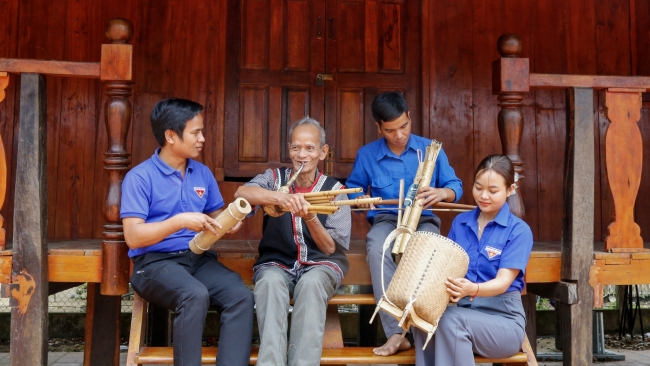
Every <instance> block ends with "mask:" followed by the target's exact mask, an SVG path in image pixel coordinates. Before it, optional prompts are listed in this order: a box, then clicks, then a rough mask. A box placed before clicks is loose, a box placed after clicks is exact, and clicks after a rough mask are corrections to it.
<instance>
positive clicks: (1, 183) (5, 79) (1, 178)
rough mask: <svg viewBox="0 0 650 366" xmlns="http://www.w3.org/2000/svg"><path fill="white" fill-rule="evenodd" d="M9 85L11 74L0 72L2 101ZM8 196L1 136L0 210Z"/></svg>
mask: <svg viewBox="0 0 650 366" xmlns="http://www.w3.org/2000/svg"><path fill="white" fill-rule="evenodd" d="M8 85H9V75H7V73H6V72H0V102H2V101H3V100H4V99H5V89H6V88H7V86H8ZM6 196H7V157H6V155H5V146H4V143H3V142H2V136H0V210H1V209H2V206H3V205H4V203H5V198H6ZM4 223H5V220H4V217H2V215H0V250H4V249H5V246H6V243H7V239H6V237H5V234H6V231H5V229H4Z"/></svg>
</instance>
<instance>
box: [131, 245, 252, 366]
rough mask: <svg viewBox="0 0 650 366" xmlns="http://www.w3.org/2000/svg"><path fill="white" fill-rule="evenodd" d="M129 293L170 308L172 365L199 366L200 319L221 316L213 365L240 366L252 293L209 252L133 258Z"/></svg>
mask: <svg viewBox="0 0 650 366" xmlns="http://www.w3.org/2000/svg"><path fill="white" fill-rule="evenodd" d="M131 285H132V286H133V289H134V290H135V291H136V292H137V293H138V294H139V295H140V296H141V297H142V298H143V299H145V300H147V301H149V302H152V303H155V304H158V305H160V306H163V307H165V308H167V309H170V310H173V311H174V312H175V313H176V318H175V319H174V331H173V332H174V334H173V341H174V365H176V366H179V365H182V366H198V365H201V345H202V339H201V338H202V336H203V326H204V323H205V317H206V315H207V312H208V308H209V307H210V306H214V307H216V308H217V309H218V310H219V311H220V312H221V332H220V336H219V353H218V355H217V365H218V366H245V365H248V361H249V359H250V349H251V342H252V335H253V306H254V301H253V293H252V292H251V291H250V290H249V289H248V288H247V287H246V286H245V285H244V283H243V282H242V279H241V277H239V275H238V274H236V273H234V272H232V271H231V270H229V269H228V268H226V267H225V266H224V265H223V264H221V263H219V262H218V261H217V256H216V255H215V254H214V253H211V252H205V253H203V254H201V255H196V254H194V253H192V252H191V251H184V252H180V253H178V252H176V253H147V254H145V255H142V256H139V257H136V258H134V259H133V275H132V276H131Z"/></svg>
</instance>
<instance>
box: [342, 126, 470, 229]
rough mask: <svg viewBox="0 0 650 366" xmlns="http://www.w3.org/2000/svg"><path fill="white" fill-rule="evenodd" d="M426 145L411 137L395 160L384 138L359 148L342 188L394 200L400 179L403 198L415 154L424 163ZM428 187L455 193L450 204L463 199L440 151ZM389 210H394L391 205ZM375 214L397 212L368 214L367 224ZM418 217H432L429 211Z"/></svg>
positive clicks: (427, 142) (415, 167)
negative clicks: (402, 183) (447, 189)
mask: <svg viewBox="0 0 650 366" xmlns="http://www.w3.org/2000/svg"><path fill="white" fill-rule="evenodd" d="M429 145H431V140H429V139H427V138H424V137H421V136H417V135H414V134H411V136H410V137H409V141H408V143H407V144H406V148H405V149H404V151H403V152H402V154H400V156H397V155H395V154H394V153H393V152H392V151H390V148H389V147H388V144H387V143H386V139H385V138H383V137H382V138H380V139H379V140H376V141H373V142H371V143H369V144H367V145H365V146H363V147H362V148H360V149H359V151H358V152H357V157H356V159H355V160H354V167H353V168H352V173H351V174H350V177H349V178H348V179H347V180H346V182H345V185H346V186H347V187H348V188H363V190H364V192H365V191H367V190H368V187H370V195H371V196H372V197H382V198H385V199H389V198H398V197H399V181H400V179H404V191H405V192H404V194H406V191H408V189H409V187H410V186H411V184H413V180H414V179H415V174H416V173H417V171H418V165H419V161H418V150H420V151H422V158H423V159H424V156H425V155H426V152H427V147H428V146H429ZM431 187H435V188H449V189H451V190H453V191H454V192H455V193H456V199H455V201H454V202H456V201H458V200H459V199H460V197H461V196H462V195H463V183H462V182H461V180H460V179H458V177H457V176H456V172H454V168H452V167H451V165H449V159H448V158H447V154H445V151H444V150H443V149H440V153H439V154H438V159H437V160H436V165H435V168H434V171H433V176H432V177H431ZM362 194H363V193H357V194H349V195H348V196H349V197H350V198H351V199H352V198H355V197H358V196H360V195H362ZM382 206H384V207H385V205H375V207H382ZM392 206H393V207H395V205H392ZM379 213H390V214H393V215H397V210H379V211H368V216H367V219H368V222H370V223H371V224H372V222H373V221H374V219H375V215H377V214H379ZM422 215H423V216H433V213H432V212H431V211H422Z"/></svg>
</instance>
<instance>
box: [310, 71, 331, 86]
mask: <svg viewBox="0 0 650 366" xmlns="http://www.w3.org/2000/svg"><path fill="white" fill-rule="evenodd" d="M326 80H334V75H333V74H317V75H316V80H314V85H316V86H323V85H325V81H326Z"/></svg>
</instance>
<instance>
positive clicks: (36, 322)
mask: <svg viewBox="0 0 650 366" xmlns="http://www.w3.org/2000/svg"><path fill="white" fill-rule="evenodd" d="M45 90H46V89H45V77H44V76H43V75H40V74H22V75H21V77H20V123H19V125H18V149H17V155H18V156H17V158H16V186H15V188H14V194H15V197H16V198H15V203H14V238H13V257H12V263H11V285H10V287H9V288H10V292H11V300H10V301H11V302H10V304H11V336H10V338H11V340H10V343H11V346H10V349H11V365H12V366H26V365H29V366H32V365H34V366H35V365H47V325H48V317H47V314H48V309H47V295H48V293H47V291H48V262H47V181H46V178H47V168H46V167H47V164H46V156H47V148H46V146H45V143H46V141H47V101H46V95H47V93H46V92H45Z"/></svg>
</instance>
